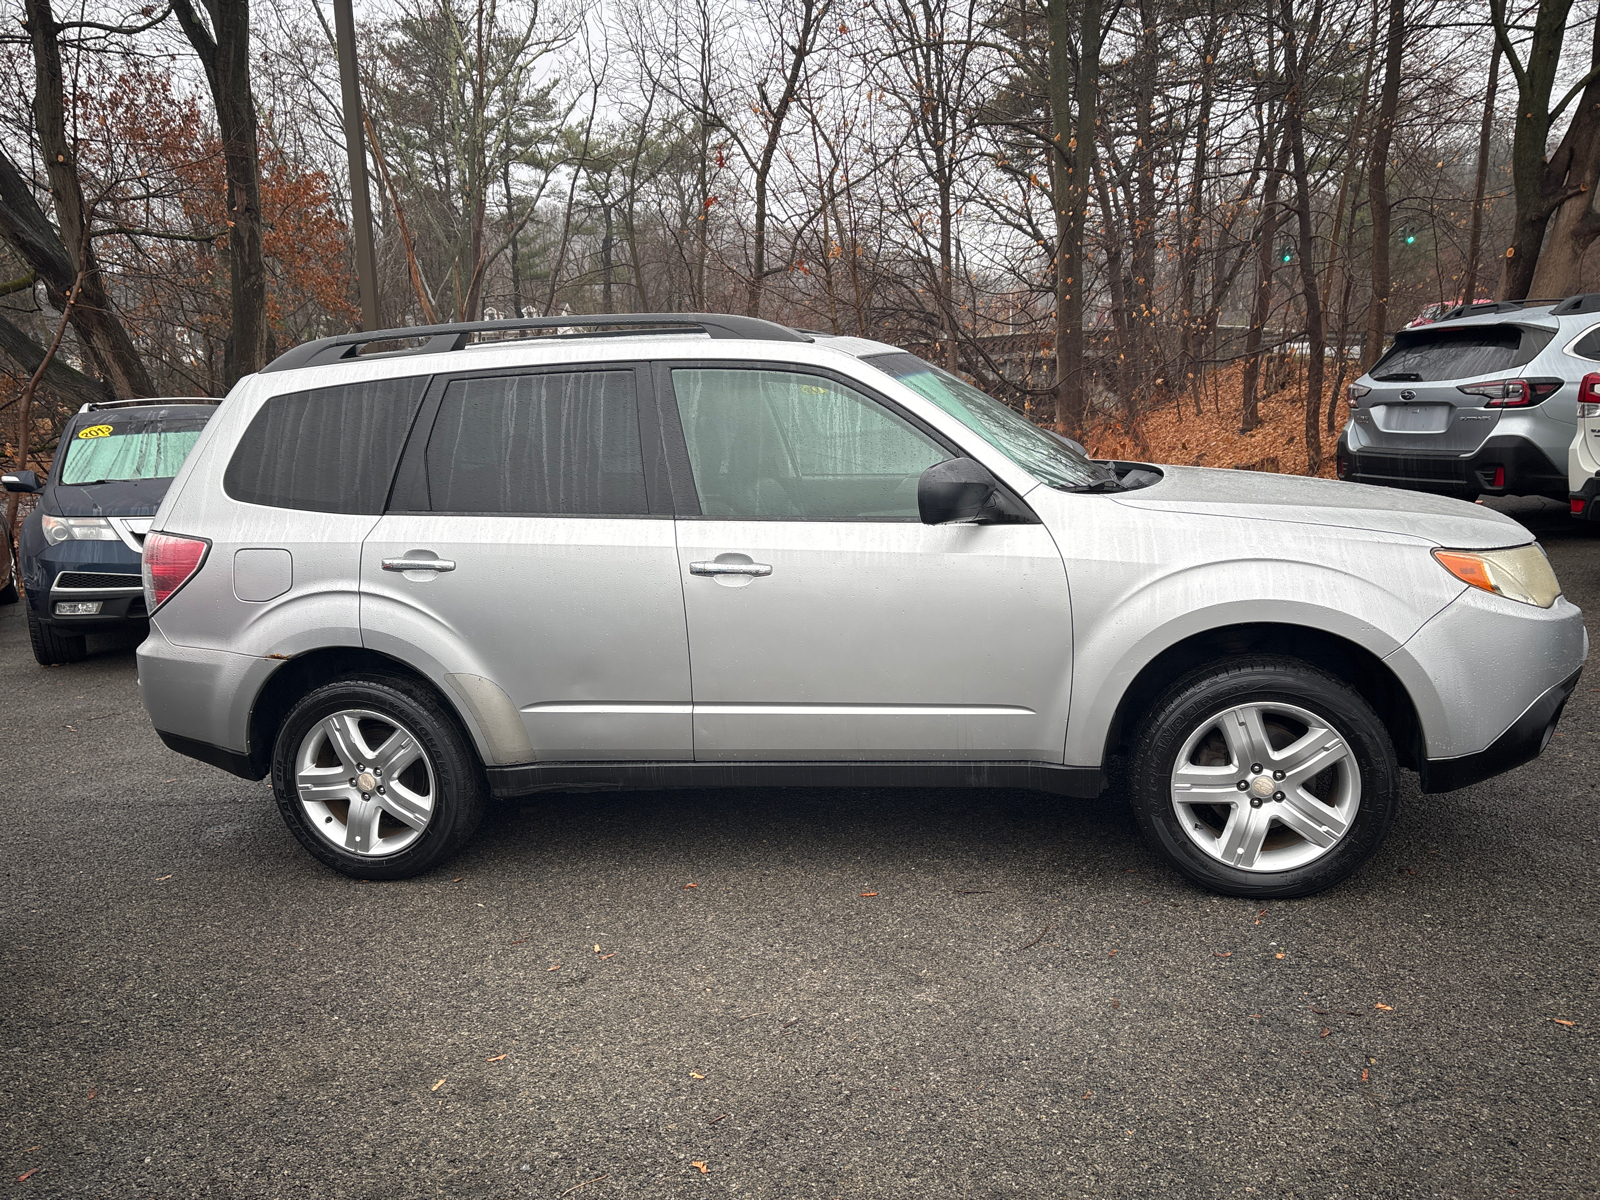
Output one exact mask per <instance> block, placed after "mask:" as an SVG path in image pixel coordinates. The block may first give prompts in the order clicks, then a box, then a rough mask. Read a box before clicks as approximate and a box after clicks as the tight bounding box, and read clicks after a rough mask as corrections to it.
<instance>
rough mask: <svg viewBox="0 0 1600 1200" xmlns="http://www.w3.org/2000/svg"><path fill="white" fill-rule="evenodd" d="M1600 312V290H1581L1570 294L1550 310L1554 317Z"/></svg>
mask: <svg viewBox="0 0 1600 1200" xmlns="http://www.w3.org/2000/svg"><path fill="white" fill-rule="evenodd" d="M1592 312H1600V292H1580V293H1579V294H1578V295H1576V296H1568V297H1567V298H1566V299H1565V300H1563V301H1562V302H1561V303H1560V304H1558V305H1556V306H1555V307H1554V308H1552V309H1551V310H1550V315H1551V316H1552V317H1577V316H1582V315H1583V314H1584V313H1592Z"/></svg>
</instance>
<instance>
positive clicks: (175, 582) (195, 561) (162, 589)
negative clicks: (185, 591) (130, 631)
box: [142, 533, 211, 613]
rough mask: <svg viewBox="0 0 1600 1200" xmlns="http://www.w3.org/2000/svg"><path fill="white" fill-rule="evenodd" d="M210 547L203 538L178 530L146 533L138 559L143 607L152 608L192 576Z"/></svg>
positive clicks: (204, 558)
mask: <svg viewBox="0 0 1600 1200" xmlns="http://www.w3.org/2000/svg"><path fill="white" fill-rule="evenodd" d="M210 549H211V543H210V542H208V541H207V540H206V539H205V538H197V537H185V536H183V535H182V534H178V533H151V534H148V535H146V537H145V539H144V554H143V562H142V571H143V574H144V604H145V609H146V611H148V612H151V613H153V612H155V611H156V609H158V608H160V607H161V606H162V605H163V604H165V603H166V602H167V600H168V599H170V598H171V596H172V594H173V593H174V592H176V591H177V590H178V589H179V588H181V587H182V586H183V585H184V584H186V583H188V582H189V580H191V579H193V578H194V576H195V574H196V572H198V571H199V570H200V566H201V564H202V563H204V562H205V560H206V552H207V551H208V550H210Z"/></svg>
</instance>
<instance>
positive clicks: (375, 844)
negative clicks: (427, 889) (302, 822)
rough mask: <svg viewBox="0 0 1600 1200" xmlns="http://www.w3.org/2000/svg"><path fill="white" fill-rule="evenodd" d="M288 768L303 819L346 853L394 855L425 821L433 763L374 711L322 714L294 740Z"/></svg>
mask: <svg viewBox="0 0 1600 1200" xmlns="http://www.w3.org/2000/svg"><path fill="white" fill-rule="evenodd" d="M294 772H295V790H296V792H297V793H298V795H299V799H300V807H301V809H302V810H303V812H304V814H305V818H306V824H307V825H309V826H310V827H311V828H312V829H314V830H316V831H317V833H318V834H319V835H320V836H321V837H322V838H323V839H325V840H326V841H328V842H329V843H331V844H332V845H334V846H336V847H337V848H339V849H340V850H343V851H344V852H345V853H347V854H356V855H360V856H361V857H363V858H382V857H386V856H388V855H391V854H398V853H400V851H402V850H404V849H406V848H407V847H408V846H410V845H412V843H414V842H415V841H416V840H417V839H418V838H419V837H421V836H422V834H423V833H424V831H426V830H427V828H428V824H429V822H430V821H431V820H432V819H433V811H434V802H435V799H436V796H437V788H438V783H437V780H436V778H435V774H434V769H433V764H432V762H430V761H429V758H428V754H427V752H426V751H425V750H424V749H423V746H422V742H421V741H420V740H419V739H418V738H417V736H416V735H415V734H414V733H412V732H411V731H410V730H409V729H407V728H406V727H405V726H403V725H401V724H399V723H398V722H397V721H395V719H394V718H393V717H388V716H385V715H384V714H382V713H379V712H373V711H372V710H370V709H344V710H342V711H340V712H335V713H332V714H330V715H328V716H326V717H323V718H322V719H321V720H320V721H318V722H317V723H316V724H315V725H313V726H312V727H311V729H310V730H309V731H308V732H307V733H306V735H305V736H304V737H303V738H301V740H300V747H299V749H298V751H297V752H296V754H295V766H294Z"/></svg>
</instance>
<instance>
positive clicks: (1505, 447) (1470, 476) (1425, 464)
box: [1337, 430, 1568, 500]
mask: <svg viewBox="0 0 1600 1200" xmlns="http://www.w3.org/2000/svg"><path fill="white" fill-rule="evenodd" d="M1337 462H1338V470H1339V478H1340V479H1347V480H1349V481H1350V482H1351V483H1371V484H1376V485H1377V486H1379V487H1393V488H1405V489H1407V490H1408V491H1414V492H1437V493H1439V494H1441V495H1445V496H1458V497H1462V498H1465V499H1469V500H1470V499H1473V498H1475V497H1477V496H1480V495H1489V496H1549V497H1551V498H1552V499H1556V500H1564V499H1566V498H1567V494H1568V493H1567V486H1568V485H1567V472H1566V471H1565V470H1564V469H1562V468H1561V467H1558V466H1556V464H1555V463H1553V462H1551V461H1550V456H1549V455H1547V454H1546V453H1545V452H1544V451H1543V450H1542V449H1540V448H1539V446H1537V445H1536V444H1534V443H1533V442H1531V441H1529V440H1528V439H1527V438H1524V437H1517V436H1516V435H1514V434H1506V435H1501V436H1498V437H1491V438H1490V439H1489V440H1488V441H1486V442H1484V444H1483V445H1482V446H1481V447H1479V448H1478V450H1477V451H1476V452H1475V453H1473V454H1470V455H1465V456H1462V455H1455V454H1429V453H1426V452H1422V451H1407V452H1404V453H1400V452H1396V451H1393V450H1370V449H1362V450H1352V449H1351V447H1350V436H1349V432H1348V430H1347V431H1346V432H1345V433H1344V434H1341V435H1340V437H1339V447H1338V451H1337Z"/></svg>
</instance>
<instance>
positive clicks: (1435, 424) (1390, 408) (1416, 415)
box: [1372, 404, 1454, 433]
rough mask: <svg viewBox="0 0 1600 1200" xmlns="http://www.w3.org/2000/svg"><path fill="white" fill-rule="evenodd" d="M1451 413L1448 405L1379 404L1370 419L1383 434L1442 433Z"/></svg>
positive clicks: (1451, 406)
mask: <svg viewBox="0 0 1600 1200" xmlns="http://www.w3.org/2000/svg"><path fill="white" fill-rule="evenodd" d="M1452 411H1454V405H1450V404H1380V405H1378V406H1377V407H1376V408H1374V409H1373V410H1372V419H1373V420H1374V421H1376V422H1377V424H1378V428H1379V429H1381V430H1383V431H1384V432H1385V433H1443V432H1444V431H1445V429H1446V428H1447V427H1448V426H1449V424H1450V414H1451V412H1452Z"/></svg>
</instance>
